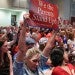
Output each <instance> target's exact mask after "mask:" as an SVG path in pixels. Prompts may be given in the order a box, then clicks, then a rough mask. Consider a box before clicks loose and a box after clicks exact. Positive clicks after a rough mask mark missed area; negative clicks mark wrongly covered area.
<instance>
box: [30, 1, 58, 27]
mask: <svg viewBox="0 0 75 75" xmlns="http://www.w3.org/2000/svg"><path fill="white" fill-rule="evenodd" d="M29 13H30V21H31V22H30V23H31V24H30V25H32V26H40V27H46V28H58V8H57V6H56V5H54V4H51V3H49V2H46V1H44V0H30V9H29Z"/></svg>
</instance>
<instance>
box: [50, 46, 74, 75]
mask: <svg viewBox="0 0 75 75" xmlns="http://www.w3.org/2000/svg"><path fill="white" fill-rule="evenodd" d="M50 59H51V62H52V65H53V71H52V75H75V69H74V66H73V65H72V64H70V63H68V54H67V52H66V51H64V49H63V48H62V47H56V48H54V49H52V51H51V53H50Z"/></svg>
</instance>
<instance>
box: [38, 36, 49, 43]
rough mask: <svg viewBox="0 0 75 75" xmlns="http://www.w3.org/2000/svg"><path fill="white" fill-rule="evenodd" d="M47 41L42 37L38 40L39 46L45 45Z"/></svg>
mask: <svg viewBox="0 0 75 75" xmlns="http://www.w3.org/2000/svg"><path fill="white" fill-rule="evenodd" d="M47 41H48V38H46V37H43V38H41V39H40V40H39V44H45V43H47Z"/></svg>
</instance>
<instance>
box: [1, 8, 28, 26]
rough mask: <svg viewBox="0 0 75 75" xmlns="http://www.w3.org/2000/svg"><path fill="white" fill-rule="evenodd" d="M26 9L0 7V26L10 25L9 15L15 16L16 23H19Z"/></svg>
mask: <svg viewBox="0 0 75 75" xmlns="http://www.w3.org/2000/svg"><path fill="white" fill-rule="evenodd" d="M27 12H28V11H27V10H25V11H24V10H22V11H21V10H19V11H16V10H9V9H2V10H0V26H10V25H11V15H16V16H17V18H16V19H17V24H18V25H19V22H20V20H23V14H24V13H27Z"/></svg>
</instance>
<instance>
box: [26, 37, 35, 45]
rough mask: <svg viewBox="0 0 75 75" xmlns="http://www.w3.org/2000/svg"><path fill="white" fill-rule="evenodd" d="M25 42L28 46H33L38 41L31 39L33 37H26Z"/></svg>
mask: <svg viewBox="0 0 75 75" xmlns="http://www.w3.org/2000/svg"><path fill="white" fill-rule="evenodd" d="M25 42H26V44H27V45H31V44H35V43H36V41H35V40H34V39H33V38H31V37H26V40H25Z"/></svg>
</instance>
